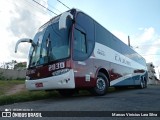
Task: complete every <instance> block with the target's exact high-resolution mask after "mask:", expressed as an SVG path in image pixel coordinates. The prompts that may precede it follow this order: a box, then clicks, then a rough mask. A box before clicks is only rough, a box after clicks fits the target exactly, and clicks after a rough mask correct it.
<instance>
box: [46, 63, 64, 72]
mask: <svg viewBox="0 0 160 120" xmlns="http://www.w3.org/2000/svg"><path fill="white" fill-rule="evenodd" d="M64 67H65V64H64V62H60V63H55V64H52V65H49V66H48V71H53V70H58V69H62V68H64Z"/></svg>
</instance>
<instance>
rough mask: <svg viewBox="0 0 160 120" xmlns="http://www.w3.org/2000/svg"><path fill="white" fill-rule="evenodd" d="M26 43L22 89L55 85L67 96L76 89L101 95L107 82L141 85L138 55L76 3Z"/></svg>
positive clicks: (144, 77)
mask: <svg viewBox="0 0 160 120" xmlns="http://www.w3.org/2000/svg"><path fill="white" fill-rule="evenodd" d="M21 42H28V43H30V44H31V47H30V50H29V56H28V58H29V63H28V67H27V72H26V80H25V85H26V88H27V89H28V90H45V91H49V90H57V91H58V92H59V93H60V94H61V95H62V96H71V95H73V94H74V93H75V92H76V91H78V90H80V89H86V90H89V91H90V92H91V93H92V94H93V95H98V96H102V95H105V94H106V93H107V90H108V88H109V87H110V86H112V87H115V88H118V87H126V86H127V87H128V86H137V87H139V88H146V87H147V78H148V77H147V76H148V73H147V67H146V62H145V59H144V58H143V57H141V56H140V55H139V54H138V53H136V52H135V51H134V50H133V49H132V48H131V47H129V46H128V45H126V44H125V43H123V42H122V41H121V40H120V39H118V38H117V37H116V36H114V35H113V34H112V33H111V32H109V31H108V30H107V29H105V28H104V27H103V26H102V25H100V24H99V23H98V22H96V21H95V20H94V19H92V18H91V17H90V16H88V15H87V14H85V13H84V12H82V11H81V10H78V9H70V10H68V11H66V12H64V13H62V14H60V15H58V16H56V17H54V18H52V19H50V20H49V21H48V22H47V23H45V24H44V25H43V26H41V27H40V28H39V30H38V32H37V33H36V34H35V37H34V38H33V40H32V39H30V38H22V39H20V40H18V41H17V43H16V46H15V52H17V49H18V45H19V43H21Z"/></svg>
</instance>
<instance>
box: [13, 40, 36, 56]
mask: <svg viewBox="0 0 160 120" xmlns="http://www.w3.org/2000/svg"><path fill="white" fill-rule="evenodd" d="M21 42H29V43H31V44H32V46H33V47H35V46H36V44H35V43H34V42H33V40H32V39H28V38H22V39H20V40H18V41H17V43H16V46H15V53H17V49H18V45H19V43H21Z"/></svg>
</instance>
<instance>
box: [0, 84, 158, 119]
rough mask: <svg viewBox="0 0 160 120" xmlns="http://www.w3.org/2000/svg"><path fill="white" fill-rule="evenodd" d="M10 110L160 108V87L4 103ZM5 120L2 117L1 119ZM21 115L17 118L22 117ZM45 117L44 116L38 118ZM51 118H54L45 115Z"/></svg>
mask: <svg viewBox="0 0 160 120" xmlns="http://www.w3.org/2000/svg"><path fill="white" fill-rule="evenodd" d="M6 108H10V109H33V110H35V111H126V112H127V111H135V112H137V111H160V86H149V87H148V88H147V89H127V90H120V91H114V92H110V93H108V94H107V95H105V96H91V95H81V96H75V97H71V98H62V97H57V98H53V99H46V100H39V101H33V102H24V103H15V104H12V105H5V106H0V110H1V111H3V110H4V109H6ZM0 119H1V118H0ZM19 119H21V118H16V120H19ZM38 119H39V120H41V119H40V118H38ZM42 119H47V120H50V119H51V118H49V117H48V118H42ZM61 119H65V120H66V119H67V120H70V119H71V120H73V119H74V120H79V119H81V120H88V119H92V120H97V119H98V120H101V119H104V120H106V119H109V120H124V119H125V120H135V119H136V120H137V119H139V120H151V119H152V120H159V119H160V117H159V118H158V117H136V118H135V117H110V118H109V117H92V118H91V117H79V118H76V117H70V118H68V117H67V118H64V117H62V118H60V117H58V118H57V117H54V120H61Z"/></svg>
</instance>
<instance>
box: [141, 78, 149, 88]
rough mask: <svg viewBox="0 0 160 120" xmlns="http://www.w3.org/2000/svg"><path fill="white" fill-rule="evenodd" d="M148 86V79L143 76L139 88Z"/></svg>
mask: <svg viewBox="0 0 160 120" xmlns="http://www.w3.org/2000/svg"><path fill="white" fill-rule="evenodd" d="M146 87H147V81H146V80H145V79H144V78H141V81H140V85H139V88H140V89H143V88H146Z"/></svg>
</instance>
